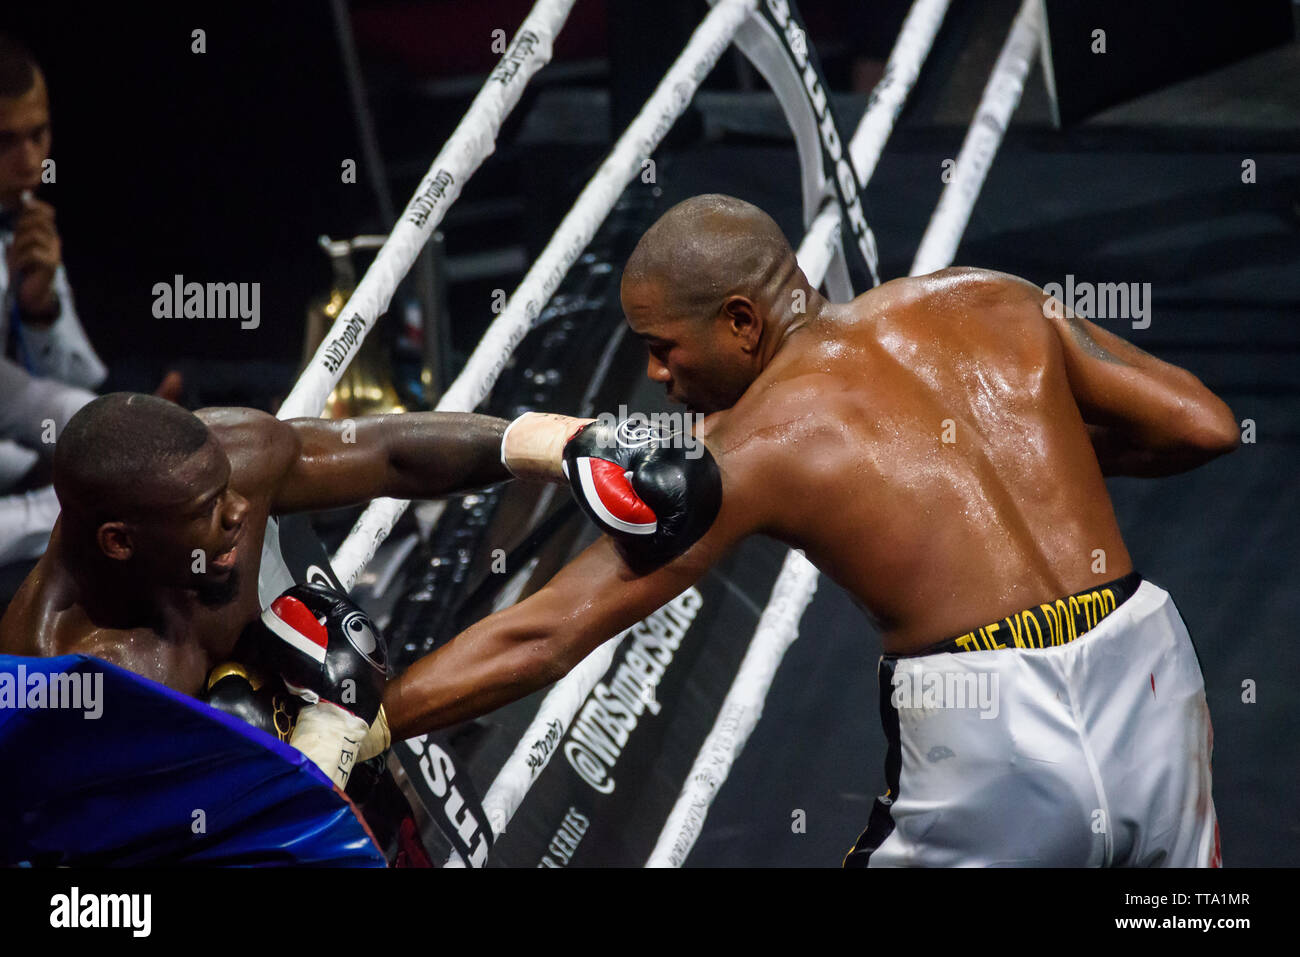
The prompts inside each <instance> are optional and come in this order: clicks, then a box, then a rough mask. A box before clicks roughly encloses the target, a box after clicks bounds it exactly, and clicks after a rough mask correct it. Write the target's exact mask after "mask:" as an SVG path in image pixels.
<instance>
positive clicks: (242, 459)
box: [194, 407, 299, 489]
mask: <svg viewBox="0 0 1300 957" xmlns="http://www.w3.org/2000/svg"><path fill="white" fill-rule="evenodd" d="M194 414H195V415H197V416H198V417H199V418H200V419H202V420H203V424H204V425H206V426H207V427H208V428H209V429H210V430H211V432H212V434H213V435H214V436H215V437H216V439H217V442H218V443H220V445H221V447H222V449H223V450H224V451H225V453H226V455H227V457H228V458H229V459H230V467H231V470H232V472H233V474H234V475H235V476H236V477H237V478H238V479H239V480H240V483H241V485H243V486H245V487H247V488H250V489H251V488H253V487H264V486H265V487H270V486H271V485H274V483H275V482H277V481H278V480H279V479H280V478H281V477H282V476H283V475H284V474H285V472H287V471H288V469H289V467H290V466H291V465H292V464H293V462H294V460H295V459H296V458H297V456H298V451H299V439H298V434H297V432H295V431H294V429H293V428H292V427H291V426H290V425H289V424H288V423H287V422H284V421H282V420H280V419H277V418H276V417H275V416H273V415H268V414H267V413H265V412H260V411H258V410H257V409H240V408H221V407H218V408H210V409H199V410H198V411H197V412H195V413H194Z"/></svg>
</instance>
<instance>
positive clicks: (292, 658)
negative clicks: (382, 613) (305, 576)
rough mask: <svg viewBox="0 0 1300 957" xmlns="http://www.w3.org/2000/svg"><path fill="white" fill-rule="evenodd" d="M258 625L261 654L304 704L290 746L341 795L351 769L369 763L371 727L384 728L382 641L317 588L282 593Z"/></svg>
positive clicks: (361, 618)
mask: <svg viewBox="0 0 1300 957" xmlns="http://www.w3.org/2000/svg"><path fill="white" fill-rule="evenodd" d="M261 625H262V627H263V629H264V630H265V634H264V636H263V638H264V641H263V642H262V653H263V654H264V655H265V658H266V660H267V661H268V663H270V665H271V666H272V667H273V668H274V669H275V670H276V671H278V672H279V674H280V677H281V678H282V680H283V681H284V684H285V687H287V688H288V689H289V690H290V691H291V692H292V693H293V694H295V695H297V696H298V697H300V698H302V699H303V701H304V702H305V704H304V705H303V707H302V709H301V711H300V712H299V714H298V721H297V723H296V725H295V727H294V730H293V737H292V738H290V743H291V744H293V746H294V747H296V748H298V750H300V751H302V752H303V753H304V754H306V755H307V756H308V757H309V758H311V759H312V760H313V761H314V762H315V763H316V764H317V766H319V767H320V769H321V770H322V771H324V772H325V773H326V774H327V775H328V776H329V777H330V779H331V780H332V781H334V783H335V784H337V785H338V786H339V787H345V786H346V785H347V780H348V775H349V774H351V773H352V768H353V766H354V765H355V764H356V762H357V761H359V760H364V758H365V757H366V756H368V755H365V754H364V753H363V752H364V751H365V750H366V749H365V748H363V744H365V743H366V739H367V735H368V734H369V733H370V732H371V730H372V726H373V727H375V728H378V729H380V730H381V733H382V730H383V729H386V727H387V725H386V722H385V721H384V719H383V717H382V708H381V707H380V702H381V701H382V699H383V694H384V685H385V684H386V683H387V680H388V652H387V648H386V647H385V645H384V643H383V640H382V639H381V638H380V636H379V634H378V632H377V631H376V630H375V627H374V625H372V624H371V622H370V619H369V618H368V617H367V616H366V613H365V612H363V611H362V610H361V609H360V608H358V607H357V606H356V604H355V603H354V602H353V601H352V600H351V599H350V598H348V597H347V596H346V595H343V594H341V593H339V592H336V591H335V590H334V589H332V588H328V587H325V586H323V585H316V584H309V585H294V586H293V587H291V588H289V589H287V590H286V591H285V592H284V594H282V595H281V596H280V597H279V598H277V599H276V600H275V601H273V602H271V607H270V608H268V609H266V611H264V612H262V619H261ZM372 737H373V736H372ZM381 750H382V749H381ZM376 753H377V752H376Z"/></svg>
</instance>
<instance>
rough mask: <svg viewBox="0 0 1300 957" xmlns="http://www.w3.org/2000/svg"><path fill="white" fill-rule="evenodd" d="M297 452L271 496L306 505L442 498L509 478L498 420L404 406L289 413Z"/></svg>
mask: <svg viewBox="0 0 1300 957" xmlns="http://www.w3.org/2000/svg"><path fill="white" fill-rule="evenodd" d="M287 424H288V425H289V427H290V428H292V429H293V431H294V433H295V435H296V438H297V442H298V456H297V458H296V460H295V461H294V462H293V464H292V466H291V467H290V469H289V472H288V473H287V474H286V475H285V477H284V479H283V480H282V481H281V482H280V486H279V489H278V491H277V493H276V496H275V498H274V500H273V502H272V506H271V507H272V510H273V511H276V512H293V511H306V510H312V509H322V508H331V507H335V506H338V505H345V504H351V503H354V502H365V501H369V500H370V499H373V498H379V497H381V496H385V497H389V498H401V499H424V498H440V497H442V496H444V495H451V494H454V493H456V492H461V491H465V490H467V489H472V488H479V487H481V486H484V485H491V484H492V483H493V482H501V481H504V480H505V479H508V478H510V477H511V476H510V473H509V472H507V471H506V468H505V466H503V465H502V464H501V436H502V434H503V433H504V432H505V428H506V425H507V424H508V423H507V422H506V421H505V420H504V419H496V418H493V417H491V416H486V415H474V414H470V413H460V412H407V413H404V414H401V415H376V416H363V417H359V418H356V419H351V420H344V421H331V420H327V419H290V420H289V421H288V423H287Z"/></svg>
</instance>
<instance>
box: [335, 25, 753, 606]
mask: <svg viewBox="0 0 1300 957" xmlns="http://www.w3.org/2000/svg"><path fill="white" fill-rule="evenodd" d="M757 3H758V0H724V2H722V3H719V4H718V5H717V6H715V7H714V8H713V9H712V10H710V11H709V14H708V16H706V17H705V18H704V20H703V21H702V22H701V23H700V25H699V26H698V27H697V28H696V30H695V32H694V33H693V34H691V39H690V41H689V42H688V43H687V44H686V48H685V49H684V50H683V51H682V53H681V55H680V56H678V58H677V59H676V60H675V61H674V62H673V65H672V66H671V67H669V69H668V72H667V73H666V74H664V78H663V79H662V80H661V81H660V82H659V85H658V86H657V87H656V88H655V91H654V93H653V94H652V95H651V97H650V99H649V100H647V101H646V103H645V105H644V106H643V107H642V108H641V112H640V113H638V114H637V116H636V119H634V120H633V121H632V123H631V124H630V125H629V126H628V128H627V129H626V130H625V131H624V132H623V135H622V136H621V137H619V140H618V142H617V143H616V144H615V145H614V148H613V149H612V150H611V151H610V153H609V155H608V156H607V157H606V158H605V161H604V162H603V163H602V164H601V166H600V169H599V170H597V172H596V175H595V176H593V177H592V178H591V180H590V181H589V182H588V183H587V185H586V187H584V188H583V190H582V193H581V195H579V197H578V199H577V201H576V202H575V203H574V205H573V208H572V209H570V210H569V212H568V214H567V215H566V216H565V217H564V220H563V221H562V222H561V223H560V226H559V228H558V229H557V230H556V231H555V234H554V235H553V236H552V237H551V240H550V242H549V243H547V245H546V248H545V249H544V250H543V251H542V253H541V255H540V256H538V257H537V260H536V261H535V262H534V263H533V265H532V268H530V269H529V270H528V273H527V274H526V275H525V276H524V278H523V281H522V282H520V284H519V286H518V288H517V289H515V291H514V294H513V295H511V297H510V300H509V302H507V304H506V307H505V309H503V310H502V312H501V314H500V315H499V316H497V318H496V319H494V320H493V321H492V324H491V325H490V326H488V329H487V331H486V332H485V333H484V334H483V338H482V339H481V340H480V341H479V344H478V346H477V347H476V348H475V349H474V352H473V354H471V355H470V358H469V362H468V363H466V365H465V368H464V369H463V370H462V371H461V373H460V375H458V376H457V377H456V380H455V381H454V382H453V383H452V384H451V385H450V386H449V387H448V388H447V391H446V392H445V393H444V394H443V396H442V398H441V399H440V400H439V401H438V405H437V409H438V411H440V412H447V411H450V412H469V411H472V410H473V409H474V407H475V406H477V405H478V404H479V403H480V402H481V401H483V399H484V398H486V397H487V395H488V393H489V392H490V391H491V390H492V386H493V385H494V384H495V383H496V380H497V377H498V376H499V375H500V374H501V370H502V369H503V368H505V364H506V361H507V360H508V359H509V358H510V355H511V353H512V352H514V349H515V347H516V346H517V345H519V343H520V342H521V341H522V340H523V338H524V336H525V335H527V334H528V331H529V329H531V328H532V325H533V323H534V322H536V320H537V316H538V315H539V314H540V312H541V310H542V307H543V306H545V304H546V302H547V300H549V299H550V297H551V295H552V293H554V292H555V290H556V288H558V287H559V285H560V281H561V280H562V279H563V278H564V274H565V273H566V272H568V270H569V267H570V266H572V265H573V263H574V262H575V261H576V260H577V258H578V257H579V256H580V255H582V251H583V250H584V249H586V248H587V245H588V244H589V243H590V242H591V240H592V238H593V237H594V236H595V234H596V230H597V229H598V228H599V227H600V224H601V223H603V222H604V221H605V218H606V217H607V216H608V215H609V213H610V211H611V210H612V209H613V208H614V205H615V204H616V203H617V202H618V198H619V196H621V195H622V193H623V190H624V189H625V188H626V187H627V184H628V183H629V182H630V181H631V180H632V178H633V177H634V176H635V175H636V174H637V172H638V171H639V170H640V168H641V163H642V161H643V160H644V159H645V158H646V157H648V156H649V155H650V154H651V153H652V152H654V149H655V147H656V146H658V144H659V142H660V140H662V139H663V138H664V136H665V135H666V134H667V132H668V130H669V128H670V127H671V126H672V124H673V123H674V122H675V121H676V119H677V117H679V116H681V114H682V112H683V111H684V110H685V109H686V107H687V105H689V103H690V101H691V97H692V96H694V94H695V91H696V89H698V88H699V86H700V84H701V83H703V82H704V78H705V77H706V76H707V75H708V73H709V71H710V70H711V69H713V66H714V64H716V63H717V62H718V58H719V57H721V56H722V54H723V52H725V51H726V49H727V48H728V47H729V46H730V45H731V39H732V37H734V36H735V35H736V31H737V30H739V29H740V27H741V24H743V23H744V22H745V19H746V18H747V17H748V16H749V13H750V11H751V10H753V9H754V7H755V6H757ZM371 268H372V270H373V268H374V267H373V266H372V267H371ZM367 277H369V273H367ZM325 394H328V392H326V393H325ZM323 401H324V399H323V397H322V402H323ZM409 504H410V503H409V502H404V501H399V500H397V499H390V498H383V499H376V500H375V501H374V502H372V503H371V504H370V506H369V507H368V508H367V509H366V511H365V512H363V513H362V515H361V517H360V518H359V519H358V520H357V523H356V525H355V526H354V527H353V529H352V531H351V532H350V533H349V534H348V537H347V539H346V540H345V541H344V542H343V544H342V545H340V546H339V549H338V551H337V552H336V553H335V555H334V558H333V564H334V571H335V574H337V575H338V577H339V580H340V581H341V582H342V583H343V584H344V585H345V586H346V587H347V588H349V589H351V587H352V585H353V584H354V583H355V581H356V579H357V576H358V575H359V574H360V573H361V570H362V569H363V568H365V566H366V565H367V564H368V563H369V561H370V559H371V558H373V557H374V554H375V550H376V549H377V548H378V547H379V544H380V543H381V542H382V541H383V540H384V539H385V538H386V537H387V536H388V533H389V532H390V531H391V530H392V528H393V525H394V524H395V523H396V521H397V519H398V518H399V517H400V516H401V514H402V512H403V511H405V509H406V507H407V505H409Z"/></svg>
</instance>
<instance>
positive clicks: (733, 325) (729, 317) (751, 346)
mask: <svg viewBox="0 0 1300 957" xmlns="http://www.w3.org/2000/svg"><path fill="white" fill-rule="evenodd" d="M720 312H721V314H722V318H723V319H725V320H726V321H727V326H728V328H729V329H730V331H731V333H732V335H734V336H736V338H738V339H739V340H740V342H741V345H742V348H743V349H744V350H745V351H746V352H752V351H754V350H755V349H757V348H758V343H759V340H760V339H762V337H763V322H762V320H761V319H760V318H759V316H758V310H757V309H756V308H755V306H754V303H753V301H752V300H750V299H749V298H748V297H747V296H728V297H727V298H726V299H724V300H723V301H722V308H721V310H720Z"/></svg>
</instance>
